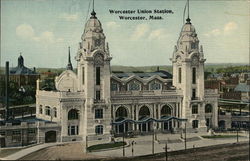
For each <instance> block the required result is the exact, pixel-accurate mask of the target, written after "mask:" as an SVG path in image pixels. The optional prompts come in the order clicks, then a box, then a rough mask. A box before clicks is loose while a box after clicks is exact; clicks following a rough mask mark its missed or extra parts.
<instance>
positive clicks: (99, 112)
mask: <svg viewBox="0 0 250 161" xmlns="http://www.w3.org/2000/svg"><path fill="white" fill-rule="evenodd" d="M95 118H96V119H102V118H103V109H95Z"/></svg>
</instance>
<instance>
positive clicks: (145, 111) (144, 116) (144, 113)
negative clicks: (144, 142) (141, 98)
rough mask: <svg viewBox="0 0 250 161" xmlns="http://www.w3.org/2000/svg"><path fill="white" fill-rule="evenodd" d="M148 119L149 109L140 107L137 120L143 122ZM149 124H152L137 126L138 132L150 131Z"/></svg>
mask: <svg viewBox="0 0 250 161" xmlns="http://www.w3.org/2000/svg"><path fill="white" fill-rule="evenodd" d="M149 117H150V111H149V108H148V107H147V106H143V107H141V109H140V111H139V120H141V121H143V120H145V119H147V118H149ZM151 124H152V122H146V123H141V124H139V130H140V131H141V132H148V131H150V130H151Z"/></svg>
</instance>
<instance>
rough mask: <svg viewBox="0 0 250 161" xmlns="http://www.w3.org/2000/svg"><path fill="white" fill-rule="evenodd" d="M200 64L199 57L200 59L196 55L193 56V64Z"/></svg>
mask: <svg viewBox="0 0 250 161" xmlns="http://www.w3.org/2000/svg"><path fill="white" fill-rule="evenodd" d="M198 64H199V59H198V57H197V56H194V57H193V58H192V65H198Z"/></svg>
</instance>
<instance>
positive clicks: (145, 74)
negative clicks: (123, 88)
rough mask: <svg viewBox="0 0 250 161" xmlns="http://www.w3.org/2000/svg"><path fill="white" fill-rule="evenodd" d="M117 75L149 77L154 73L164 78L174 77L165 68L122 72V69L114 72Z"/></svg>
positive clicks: (122, 76)
mask: <svg viewBox="0 0 250 161" xmlns="http://www.w3.org/2000/svg"><path fill="white" fill-rule="evenodd" d="M112 73H113V74H114V75H115V76H117V77H118V78H128V77H130V76H132V75H137V76H139V77H141V78H149V77H152V76H154V75H159V76H160V77H162V78H164V79H172V77H173V76H172V74H170V73H169V72H166V71H163V70H159V71H156V72H141V71H135V72H126V73H124V72H121V71H114V72H112Z"/></svg>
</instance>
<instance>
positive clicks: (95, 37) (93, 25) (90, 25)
mask: <svg viewBox="0 0 250 161" xmlns="http://www.w3.org/2000/svg"><path fill="white" fill-rule="evenodd" d="M81 39H82V47H83V49H85V51H93V50H95V49H102V50H104V48H105V35H104V33H103V29H102V24H101V22H100V21H99V20H98V19H97V17H96V12H95V11H94V10H93V11H92V12H91V16H90V18H89V20H88V21H87V23H86V25H85V29H84V32H83V34H82V38H81Z"/></svg>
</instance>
